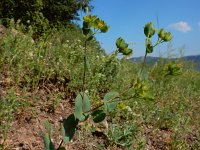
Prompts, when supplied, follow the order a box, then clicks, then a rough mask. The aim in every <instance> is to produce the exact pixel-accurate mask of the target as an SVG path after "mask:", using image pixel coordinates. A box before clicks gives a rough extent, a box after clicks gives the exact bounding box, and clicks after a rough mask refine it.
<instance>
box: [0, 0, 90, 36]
mask: <svg viewBox="0 0 200 150" xmlns="http://www.w3.org/2000/svg"><path fill="white" fill-rule="evenodd" d="M90 2H91V0H1V3H0V19H1V22H2V23H3V25H5V26H9V20H10V19H14V20H15V21H17V20H20V22H21V23H22V24H24V25H26V26H29V25H31V26H33V27H36V29H37V30H38V31H39V32H42V31H43V30H45V27H46V26H50V27H54V26H57V25H66V24H68V23H70V22H71V21H72V20H75V19H78V16H79V14H78V12H79V11H86V10H87V8H89V9H91V8H92V6H90V4H89V3H90Z"/></svg>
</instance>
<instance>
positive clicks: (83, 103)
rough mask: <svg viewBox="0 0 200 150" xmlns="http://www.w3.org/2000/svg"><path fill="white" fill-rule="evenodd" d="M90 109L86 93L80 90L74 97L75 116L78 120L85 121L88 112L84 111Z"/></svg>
mask: <svg viewBox="0 0 200 150" xmlns="http://www.w3.org/2000/svg"><path fill="white" fill-rule="evenodd" d="M90 109H91V105H90V99H89V97H88V96H87V94H85V93H83V92H81V93H80V94H78V95H77V97H76V99H75V117H76V118H77V119H79V121H85V120H86V119H87V118H88V114H87V113H85V112H87V111H89V110H90Z"/></svg>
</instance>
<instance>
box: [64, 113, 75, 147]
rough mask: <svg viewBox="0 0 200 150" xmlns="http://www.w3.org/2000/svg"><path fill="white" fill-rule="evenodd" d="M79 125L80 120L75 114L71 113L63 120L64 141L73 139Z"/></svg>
mask: <svg viewBox="0 0 200 150" xmlns="http://www.w3.org/2000/svg"><path fill="white" fill-rule="evenodd" d="M77 125H78V120H77V119H76V117H75V115H74V114H71V115H69V116H68V118H67V119H64V120H63V124H62V129H61V131H62V136H63V141H64V142H65V143H67V142H70V141H71V139H72V138H73V136H74V134H75V131H76V127H77Z"/></svg>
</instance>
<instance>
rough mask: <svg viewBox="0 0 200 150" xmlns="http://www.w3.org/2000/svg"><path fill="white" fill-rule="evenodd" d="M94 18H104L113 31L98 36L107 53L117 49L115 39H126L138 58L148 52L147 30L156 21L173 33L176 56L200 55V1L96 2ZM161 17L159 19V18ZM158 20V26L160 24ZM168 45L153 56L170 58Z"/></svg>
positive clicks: (113, 0) (137, 0) (94, 3)
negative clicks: (145, 41) (148, 23)
mask: <svg viewBox="0 0 200 150" xmlns="http://www.w3.org/2000/svg"><path fill="white" fill-rule="evenodd" d="M92 5H93V6H94V10H93V11H92V15H97V16H98V17H99V18H101V19H103V20H104V21H105V22H106V23H107V24H108V25H109V26H110V29H109V31H108V32H107V33H105V34H99V35H97V36H96V38H97V40H98V41H99V42H100V43H101V46H102V48H104V49H105V50H106V52H108V53H111V52H112V51H114V50H115V49H116V46H115V40H116V39H117V38H118V37H120V36H121V37H122V38H124V39H125V40H126V41H127V42H128V43H131V42H136V44H133V45H131V48H133V50H134V53H133V56H134V57H138V56H143V55H144V53H145V47H144V40H145V36H144V33H143V27H144V25H145V24H146V23H147V22H150V21H151V22H153V23H154V25H155V26H156V27H157V28H158V26H159V28H162V27H164V28H165V30H166V31H170V32H171V33H172V34H173V40H172V42H171V44H172V47H173V49H174V52H173V54H175V55H177V56H178V55H179V50H180V49H181V48H183V47H184V55H185V56H186V55H196V54H200V0H166V1H163V0H93V1H92ZM157 18H158V19H157ZM157 20H158V23H157ZM168 46H169V45H168V44H162V46H159V47H157V48H156V49H155V51H154V53H153V54H151V56H160V55H162V56H166V55H167V53H168V52H167V47H168Z"/></svg>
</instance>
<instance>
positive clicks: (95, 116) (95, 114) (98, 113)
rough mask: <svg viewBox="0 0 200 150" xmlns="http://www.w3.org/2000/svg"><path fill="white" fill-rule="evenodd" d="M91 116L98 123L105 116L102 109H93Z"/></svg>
mask: <svg viewBox="0 0 200 150" xmlns="http://www.w3.org/2000/svg"><path fill="white" fill-rule="evenodd" d="M91 116H92V119H93V121H94V122H95V123H99V122H102V121H103V120H104V119H105V118H106V113H105V112H104V111H103V110H95V111H94V112H92V114H91Z"/></svg>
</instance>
